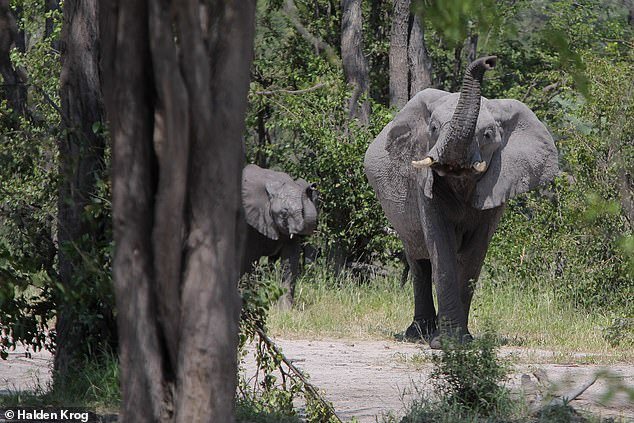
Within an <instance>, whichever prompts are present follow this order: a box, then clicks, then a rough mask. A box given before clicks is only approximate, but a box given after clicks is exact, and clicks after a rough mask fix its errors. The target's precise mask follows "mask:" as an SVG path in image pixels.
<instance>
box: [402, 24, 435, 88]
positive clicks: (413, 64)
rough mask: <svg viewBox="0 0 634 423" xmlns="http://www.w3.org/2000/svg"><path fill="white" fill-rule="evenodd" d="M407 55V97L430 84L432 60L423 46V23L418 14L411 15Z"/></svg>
mask: <svg viewBox="0 0 634 423" xmlns="http://www.w3.org/2000/svg"><path fill="white" fill-rule="evenodd" d="M410 21H411V28H410V31H409V44H408V46H407V57H408V63H409V75H410V84H409V98H412V97H414V96H415V95H416V93H418V92H419V91H422V90H424V89H425V88H428V87H431V86H432V61H431V57H429V53H428V52H427V48H426V47H425V38H424V30H423V25H422V22H421V21H420V19H419V18H418V16H412V18H411V20H410Z"/></svg>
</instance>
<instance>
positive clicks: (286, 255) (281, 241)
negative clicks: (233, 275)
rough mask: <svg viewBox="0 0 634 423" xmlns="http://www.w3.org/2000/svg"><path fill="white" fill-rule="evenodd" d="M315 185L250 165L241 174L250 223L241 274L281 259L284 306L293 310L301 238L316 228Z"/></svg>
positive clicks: (243, 195)
mask: <svg viewBox="0 0 634 423" xmlns="http://www.w3.org/2000/svg"><path fill="white" fill-rule="evenodd" d="M316 198H317V191H316V189H315V184H310V183H308V182H306V181H305V180H303V179H296V180H293V178H291V177H290V176H289V175H288V174H286V173H284V172H277V171H274V170H270V169H263V168H261V167H259V166H256V165H253V164H250V165H247V166H246V167H245V168H244V170H243V172H242V207H243V209H244V214H245V219H246V221H247V224H248V225H247V228H248V229H247V237H246V248H245V255H244V258H243V261H242V267H241V270H242V272H241V273H242V274H245V273H247V272H249V271H251V270H252V268H253V265H254V264H255V263H256V262H257V261H258V260H259V259H260V257H263V256H267V257H274V258H277V257H279V258H280V259H281V260H282V269H283V278H282V287H283V288H285V293H284V295H283V296H282V298H281V305H282V306H284V307H290V306H291V305H292V302H293V298H294V293H295V281H296V280H297V277H298V276H299V257H300V250H301V241H300V235H310V234H312V233H313V232H314V231H315V229H316V228H317V206H316V205H315V202H316Z"/></svg>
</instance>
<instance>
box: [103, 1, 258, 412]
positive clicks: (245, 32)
mask: <svg viewBox="0 0 634 423" xmlns="http://www.w3.org/2000/svg"><path fill="white" fill-rule="evenodd" d="M176 3H177V1H176V0H173V1H170V0H161V1H157V2H150V3H149V6H147V5H146V3H145V2H129V1H126V0H111V1H110V2H108V3H107V7H108V11H107V13H106V14H104V16H103V19H102V31H103V34H104V37H103V47H104V50H103V69H104V76H105V78H104V84H105V85H104V86H105V93H106V94H107V95H106V108H107V111H108V117H109V120H110V127H111V133H112V137H113V219H114V241H115V257H114V283H115V294H116V298H117V307H118V310H119V315H118V322H119V328H120V329H119V332H120V336H119V339H120V363H121V364H120V365H121V387H122V405H121V416H120V419H121V420H122V421H124V422H155V421H169V422H172V421H173V422H232V421H233V420H234V417H233V408H234V407H233V403H234V396H235V388H236V372H237V354H236V352H237V351H236V350H237V344H238V319H239V312H240V301H239V296H238V292H237V282H238V276H239V264H240V261H241V255H242V240H241V236H240V235H239V234H241V233H242V232H243V231H242V229H243V228H242V225H243V223H242V221H243V219H242V216H241V206H240V205H241V202H240V192H241V190H240V183H241V172H242V167H243V161H244V158H243V157H244V151H243V145H242V134H243V132H244V129H245V125H244V116H245V112H246V99H247V91H248V86H249V67H250V63H251V56H252V48H253V32H254V14H255V2H254V1H253V0H248V1H245V0H233V1H220V0H216V1H211V2H207V3H205V5H204V6H203V5H200V4H199V3H198V2H196V1H192V0H190V1H187V2H184V4H180V3H179V4H178V5H177V4H176ZM170 11H171V12H170ZM139 404H144V405H147V406H146V407H139Z"/></svg>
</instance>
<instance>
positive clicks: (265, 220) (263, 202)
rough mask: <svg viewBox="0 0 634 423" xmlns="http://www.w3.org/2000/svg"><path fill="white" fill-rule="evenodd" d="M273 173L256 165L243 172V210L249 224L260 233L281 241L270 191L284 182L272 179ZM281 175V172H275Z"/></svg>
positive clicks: (249, 166)
mask: <svg viewBox="0 0 634 423" xmlns="http://www.w3.org/2000/svg"><path fill="white" fill-rule="evenodd" d="M272 173H273V171H269V170H267V169H262V168H260V167H259V166H256V165H247V166H246V167H245V168H244V171H243V172H242V208H243V209H244V216H245V219H246V221H247V223H248V224H249V225H250V226H252V227H253V228H255V229H256V230H257V231H258V232H259V233H261V234H262V235H264V236H265V237H267V238H270V239H279V237H280V233H279V231H278V230H277V226H276V225H275V221H274V220H273V215H272V214H271V200H270V195H271V194H270V193H269V191H271V192H273V191H275V189H276V184H278V185H280V186H281V185H283V183H282V182H279V181H275V180H274V179H272V178H271V174H272ZM275 173H279V172H275Z"/></svg>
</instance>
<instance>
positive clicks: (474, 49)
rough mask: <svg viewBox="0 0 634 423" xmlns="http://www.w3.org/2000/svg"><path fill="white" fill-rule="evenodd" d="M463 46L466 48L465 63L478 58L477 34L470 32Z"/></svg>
mask: <svg viewBox="0 0 634 423" xmlns="http://www.w3.org/2000/svg"><path fill="white" fill-rule="evenodd" d="M465 48H466V50H467V63H472V62H473V61H474V60H475V59H477V58H478V34H471V35H469V37H468V38H467V39H466V40H465Z"/></svg>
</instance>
